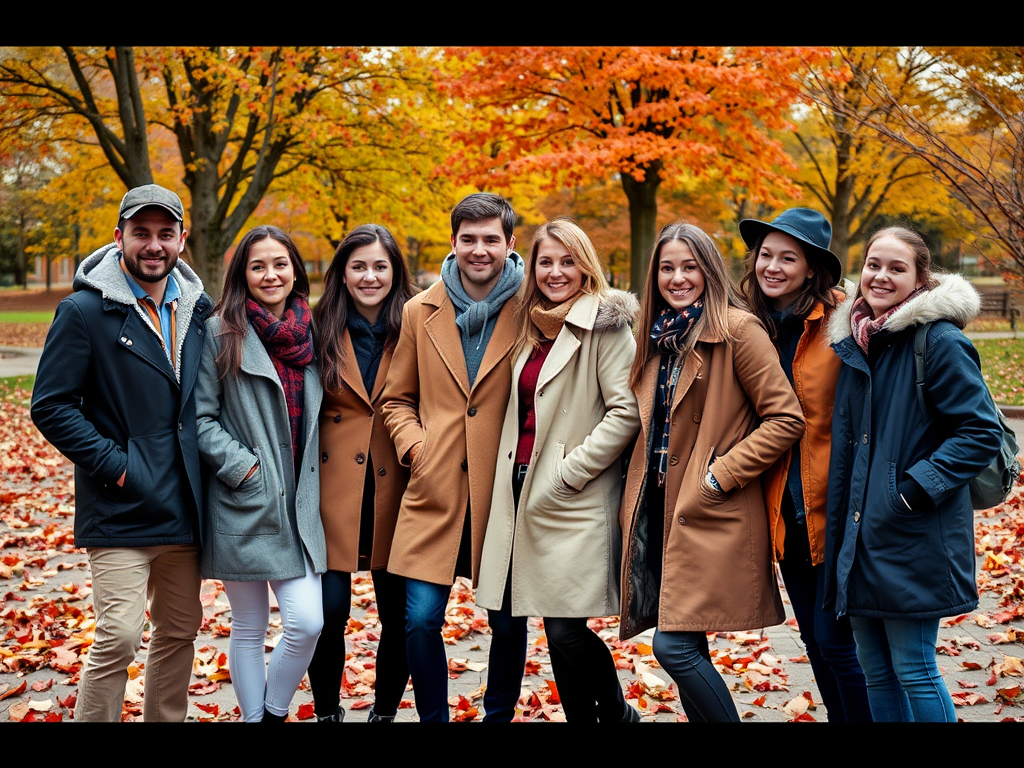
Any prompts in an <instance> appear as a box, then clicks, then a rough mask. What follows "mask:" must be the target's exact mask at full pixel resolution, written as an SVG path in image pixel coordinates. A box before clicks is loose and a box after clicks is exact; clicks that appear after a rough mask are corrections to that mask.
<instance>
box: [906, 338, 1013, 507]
mask: <svg viewBox="0 0 1024 768" xmlns="http://www.w3.org/2000/svg"><path fill="white" fill-rule="evenodd" d="M930 325H931V323H924V324H923V325H919V326H917V331H916V332H915V334H914V371H915V374H916V376H915V383H916V384H917V402H918V405H920V406H921V410H922V412H923V413H926V414H927V413H928V409H927V408H926V407H925V400H924V350H925V347H926V345H927V343H928V327H929V326H930ZM989 397H992V393H991V392H989ZM992 407H993V408H995V409H996V415H997V416H998V417H999V426H1000V427H1002V430H1003V443H1002V445H1001V446H1000V448H999V453H997V454H996V457H995V458H994V459H992V463H991V464H989V465H988V466H987V467H985V469H983V470H982V471H981V474H980V475H978V476H977V477H976V478H974V479H973V480H971V482H970V483H969V484H968V488H969V489H970V492H971V507H973V508H974V509H990V508H991V507H995V506H997V505H999V504H1002V503H1003V502H1004V501H1006V499H1007V498H1009V496H1010V491H1011V490H1013V486H1014V484H1015V483H1016V482H1017V479H1018V478H1019V477H1020V470H1021V467H1020V462H1019V461H1018V460H1017V454H1018V452H1019V451H1020V448H1019V447H1018V446H1017V437H1016V435H1014V433H1013V430H1012V429H1010V425H1009V424H1007V423H1006V418H1005V417H1004V416H1003V412H1002V411H1001V410H1000V409H999V406H998V405H996V404H995V401H994V400H993V402H992Z"/></svg>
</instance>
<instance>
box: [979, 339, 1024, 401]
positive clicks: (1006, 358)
mask: <svg viewBox="0 0 1024 768" xmlns="http://www.w3.org/2000/svg"><path fill="white" fill-rule="evenodd" d="M973 343H974V348H975V349H977V350H978V355H979V356H980V357H981V370H982V373H984V375H985V381H987V382H988V388H989V390H990V391H991V392H992V397H993V398H995V401H996V402H997V403H999V404H1000V405H1024V339H977V340H975V341H974V342H973Z"/></svg>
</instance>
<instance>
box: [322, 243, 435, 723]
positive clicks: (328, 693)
mask: <svg viewBox="0 0 1024 768" xmlns="http://www.w3.org/2000/svg"><path fill="white" fill-rule="evenodd" d="M416 291H417V288H416V286H415V285H414V284H413V283H412V281H411V278H410V276H409V271H408V269H407V268H406V266H405V259H404V258H403V256H402V252H401V251H400V250H399V248H398V244H397V243H396V242H395V239H394V237H392V235H391V233H390V232H388V230H386V229H385V228H384V227H381V226H378V225H376V224H363V225H362V226H358V227H356V228H355V229H353V230H352V231H351V232H350V233H349V234H348V236H347V237H346V238H345V239H344V240H342V242H341V244H340V245H339V246H338V250H337V252H336V253H335V254H334V260H333V261H332V262H331V266H330V267H328V269H327V274H326V276H325V278H324V292H323V296H321V297H320V301H319V302H318V303H317V305H316V308H315V309H314V310H313V317H314V320H315V324H316V328H317V333H318V336H319V340H320V345H319V349H320V355H321V362H320V372H321V379H322V381H323V386H324V399H323V405H322V407H321V409H320V451H321V453H320V462H321V467H320V517H321V519H322V521H323V526H324V535H325V537H326V539H327V572H326V573H325V574H324V575H323V579H322V582H323V603H324V629H323V632H322V633H321V635H320V639H319V641H318V643H317V647H316V652H315V653H314V654H313V660H312V661H311V662H310V665H309V683H310V688H311V689H312V691H313V704H314V709H315V712H316V716H317V720H318V721H320V722H340V721H341V720H343V719H344V717H345V710H344V709H342V707H341V706H340V705H339V704H338V692H339V690H340V688H341V676H342V673H343V671H344V668H345V628H346V627H347V626H348V618H349V609H350V607H351V604H352V573H353V572H354V571H370V573H371V575H372V578H373V586H374V592H375V594H376V599H377V612H378V615H379V617H380V624H381V631H380V642H379V644H378V646H377V679H376V683H375V685H374V696H375V698H374V704H373V707H372V708H371V709H370V712H369V722H393V721H394V719H395V714H396V712H397V711H398V705H399V704H400V703H401V700H402V695H403V694H404V692H405V687H406V684H407V683H408V682H409V665H408V662H407V661H406V655H405V579H404V578H402V577H401V576H396V575H394V574H392V573H389V572H388V571H387V570H386V567H387V563H388V556H389V555H390V553H391V539H392V537H393V535H394V532H395V521H396V520H397V519H398V507H399V504H400V503H401V500H402V493H403V492H404V491H405V486H406V483H407V482H408V480H409V470H408V469H407V468H405V467H403V466H401V465H400V464H399V462H398V456H396V455H395V446H394V443H392V442H391V437H390V436H389V435H388V431H387V429H385V427H384V422H383V419H382V418H381V417H380V414H379V413H378V412H377V405H378V404H379V403H378V401H379V399H380V395H381V391H382V390H383V389H384V379H385V378H386V377H387V373H388V368H389V367H390V365H391V356H392V353H393V352H394V348H395V343H396V342H397V341H398V334H399V331H400V329H401V323H402V308H403V307H404V306H405V302H406V301H408V300H409V299H410V298H411V297H412V296H413V295H414V294H415V293H416Z"/></svg>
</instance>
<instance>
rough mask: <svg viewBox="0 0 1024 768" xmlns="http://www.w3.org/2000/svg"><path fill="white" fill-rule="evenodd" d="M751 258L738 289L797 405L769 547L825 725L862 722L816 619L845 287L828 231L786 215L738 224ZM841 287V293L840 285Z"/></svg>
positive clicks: (839, 648)
mask: <svg viewBox="0 0 1024 768" xmlns="http://www.w3.org/2000/svg"><path fill="white" fill-rule="evenodd" d="M740 235H741V236H742V237H743V241H744V243H746V245H747V247H748V248H749V249H750V250H749V251H748V253H747V258H746V270H745V272H744V275H743V278H742V279H741V281H740V287H741V289H742V291H743V294H744V295H745V297H746V299H747V301H748V302H749V304H750V307H751V310H752V311H753V312H754V314H756V315H757V316H758V317H759V318H760V319H761V321H762V322H763V323H764V325H765V327H766V328H768V331H769V333H770V335H771V337H772V340H773V341H774V342H775V346H776V348H777V349H778V351H779V358H780V359H781V362H782V367H783V369H784V370H785V371H786V375H787V376H788V377H789V380H790V383H791V384H793V388H794V390H795V391H796V393H797V397H798V398H799V400H800V407H801V408H802V409H803V412H804V419H805V422H806V431H805V432H804V435H803V437H802V438H801V439H800V441H799V442H797V443H796V444H794V445H793V447H792V448H791V449H790V450H789V451H787V452H786V453H785V454H783V455H782V457H781V458H780V459H779V460H778V461H777V462H776V463H775V464H774V465H773V466H772V467H771V469H770V470H769V471H768V472H766V473H765V475H764V483H763V487H764V495H765V506H766V508H767V509H768V515H769V523H770V526H771V535H772V545H773V548H774V553H775V557H776V559H777V560H778V562H779V567H780V570H781V572H782V579H783V583H784V584H785V586H786V591H787V593H788V595H789V601H790V604H791V605H792V606H793V613H794V614H795V615H796V620H797V623H798V625H799V628H800V639H801V640H802V641H803V643H804V646H805V647H806V649H807V658H808V660H809V661H810V663H811V668H812V670H813V671H814V679H815V681H816V682H817V684H818V690H819V692H820V695H821V700H822V703H823V704H824V705H825V708H826V710H827V712H828V719H829V721H830V722H845V721H868V720H871V711H870V709H869V706H868V698H867V688H866V685H865V681H864V673H863V671H862V670H861V667H860V664H859V663H858V661H857V649H856V645H855V643H854V640H853V632H852V630H851V628H850V621H849V618H847V617H845V616H844V617H842V618H840V619H836V617H835V616H834V615H832V614H831V613H826V612H825V611H824V610H823V609H822V599H821V596H822V594H823V592H824V575H825V566H824V560H825V507H826V496H827V490H828V469H829V454H830V452H831V444H832V404H833V401H834V399H835V390H836V382H837V380H838V378H839V371H840V368H841V364H840V361H839V358H838V357H837V356H836V354H835V353H834V352H833V351H832V349H831V348H830V347H829V344H828V342H827V340H826V338H827V334H826V328H827V325H828V320H829V318H830V317H831V315H832V313H833V311H834V310H835V309H836V308H837V307H838V306H839V304H840V303H841V302H844V301H847V302H852V301H853V298H854V296H853V293H854V291H853V285H852V283H849V281H845V280H843V265H842V262H841V261H840V260H839V258H838V257H837V256H836V255H835V254H834V253H832V251H831V250H829V246H830V244H831V239H832V225H831V224H830V223H829V221H828V219H827V218H825V216H823V215H822V214H821V213H819V212H818V211H815V210H812V209H810V208H790V209H788V210H786V211H783V212H782V213H781V214H779V215H778V216H777V217H776V218H775V219H774V220H772V221H771V222H765V221H758V220H756V219H744V220H743V221H741V222H740ZM840 282H842V283H844V284H845V285H842V286H841V285H840Z"/></svg>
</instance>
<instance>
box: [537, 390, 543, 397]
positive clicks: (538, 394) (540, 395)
mask: <svg viewBox="0 0 1024 768" xmlns="http://www.w3.org/2000/svg"><path fill="white" fill-rule="evenodd" d="M537 397H544V390H543V389H542V390H541V391H540V392H538V393H537Z"/></svg>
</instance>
